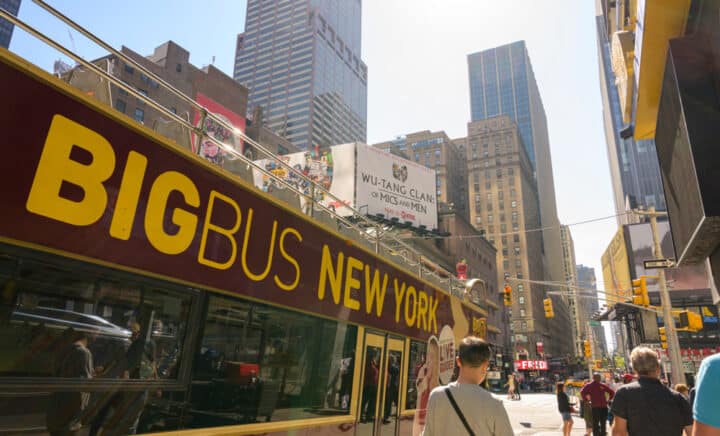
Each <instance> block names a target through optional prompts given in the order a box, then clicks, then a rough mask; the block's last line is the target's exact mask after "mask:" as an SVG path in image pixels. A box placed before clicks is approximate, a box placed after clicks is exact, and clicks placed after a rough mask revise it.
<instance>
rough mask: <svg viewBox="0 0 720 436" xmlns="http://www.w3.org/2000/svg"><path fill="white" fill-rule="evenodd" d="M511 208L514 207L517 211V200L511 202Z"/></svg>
mask: <svg viewBox="0 0 720 436" xmlns="http://www.w3.org/2000/svg"><path fill="white" fill-rule="evenodd" d="M510 207H512V208H513V209H515V208H516V207H517V201H516V200H513V201H511V202H510Z"/></svg>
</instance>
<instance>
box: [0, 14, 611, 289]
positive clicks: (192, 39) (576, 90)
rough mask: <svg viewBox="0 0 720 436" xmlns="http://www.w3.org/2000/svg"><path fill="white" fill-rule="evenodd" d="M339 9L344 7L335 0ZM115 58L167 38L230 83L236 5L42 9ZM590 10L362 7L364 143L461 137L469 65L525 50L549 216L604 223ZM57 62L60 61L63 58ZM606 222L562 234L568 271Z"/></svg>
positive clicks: (590, 251) (18, 38)
mask: <svg viewBox="0 0 720 436" xmlns="http://www.w3.org/2000/svg"><path fill="white" fill-rule="evenodd" d="M338 1H341V2H342V1H349V0H338ZM48 3H49V4H51V5H53V6H54V7H57V8H58V9H59V10H60V11H61V12H62V13H64V14H65V15H67V16H69V17H70V18H72V19H73V20H74V21H76V22H77V23H79V24H80V25H82V26H84V27H85V28H87V29H89V30H90V31H92V32H93V33H94V34H96V35H97V36H99V37H100V38H102V39H103V40H105V41H106V42H107V43H109V44H110V45H112V46H113V47H115V48H120V47H121V46H123V45H125V46H127V47H129V48H131V49H133V50H134V51H136V52H138V53H140V54H145V55H149V54H151V53H152V52H153V49H154V48H155V47H156V46H159V45H160V44H162V43H164V42H165V41H167V40H173V41H175V42H176V43H178V44H179V45H181V46H182V47H184V48H185V49H187V50H188V51H189V52H190V61H191V62H192V63H193V64H195V65H197V66H204V65H207V64H210V63H213V61H214V65H215V66H216V67H218V68H219V69H220V70H222V71H224V72H225V73H226V74H228V75H230V76H232V72H233V70H232V69H233V62H234V56H235V39H236V36H237V34H238V33H240V32H242V31H243V27H244V22H245V2H244V1H231V0H226V1H219V0H208V1H205V2H198V1H187V0H173V1H172V2H171V1H166V0H151V1H148V0H144V1H139V0H126V1H123V2H105V1H97V0H73V1H71V2H67V1H66V2H61V1H48ZM595 14H596V13H595V7H594V2H592V1H578V0H549V1H543V2H541V1H537V0H507V1H501V2H496V1H479V0H443V1H437V0H363V23H362V58H363V60H364V61H365V63H366V64H367V66H368V123H367V124H368V132H367V141H368V143H370V144H372V143H377V142H381V141H386V140H389V139H392V138H395V137H396V136H399V135H404V134H407V133H411V132H416V131H420V130H431V131H438V130H444V131H445V132H447V134H448V135H450V136H451V137H453V138H455V137H460V136H465V135H466V125H467V122H468V121H469V120H470V96H469V86H468V76H467V55H468V54H470V53H474V52H477V51H481V50H484V49H487V48H492V47H495V46H498V45H503V44H507V43H510V42H513V41H517V40H521V39H522V40H525V41H526V43H527V47H528V52H529V55H530V60H531V63H532V66H533V70H534V72H535V77H536V79H537V81H538V87H539V89H540V94H541V97H542V100H543V104H544V107H545V112H546V114H547V119H548V130H549V134H550V148H551V153H552V162H553V174H554V179H555V192H556V197H557V206H558V216H559V218H560V221H561V222H562V223H565V224H572V223H575V222H579V221H585V220H588V219H592V218H598V217H604V216H609V215H613V214H614V207H613V201H612V192H611V190H612V188H611V183H610V175H609V174H610V172H609V167H608V160H607V153H606V142H605V134H604V131H603V120H602V102H601V98H600V88H599V74H598V55H597V42H596V32H595V29H596V27H595ZM19 18H20V19H22V20H24V21H26V22H27V23H28V24H30V25H31V26H33V27H35V28H37V29H39V30H41V31H42V32H43V33H45V34H47V35H48V36H51V37H52V38H54V39H55V40H56V41H58V42H60V43H62V44H64V45H66V46H67V47H70V48H73V47H74V49H75V51H76V52H78V53H80V54H81V55H82V56H83V57H84V58H85V59H94V58H97V57H100V56H103V55H105V54H107V53H106V52H105V51H103V50H102V49H101V48H99V47H97V46H95V45H94V44H93V43H91V42H89V41H88V40H86V39H85V38H84V37H82V36H81V35H79V34H77V33H76V32H74V31H68V27H67V26H65V25H64V24H62V23H61V22H60V21H59V20H57V19H56V18H54V17H52V16H51V15H50V14H48V13H47V12H45V11H44V10H42V9H41V8H40V7H38V6H37V5H36V4H34V3H33V2H32V1H30V0H23V2H22V5H21V8H20V13H19ZM10 49H11V51H14V52H16V53H18V54H20V55H21V56H23V57H24V58H26V59H28V60H29V61H31V62H33V63H35V64H36V65H38V66H40V67H42V68H45V69H48V70H51V69H52V65H53V62H54V61H55V60H56V59H61V58H63V56H61V55H60V54H59V53H58V52H57V51H55V50H54V49H52V48H49V47H48V46H46V45H45V44H43V43H41V42H39V41H38V40H36V39H35V38H33V37H32V36H29V35H28V34H26V33H24V32H23V31H21V30H19V29H16V30H15V34H14V35H13V40H12V43H11V46H10ZM63 59H67V58H63ZM616 228H617V227H616V221H615V220H614V219H609V220H605V221H600V222H596V223H591V224H584V225H577V226H571V228H570V230H571V233H572V236H573V239H574V243H575V257H576V260H577V262H576V263H578V264H584V265H587V266H591V267H594V268H595V274H596V276H597V279H598V286H599V287H602V269H601V267H600V257H601V255H602V253H603V251H604V250H605V248H606V247H607V245H608V244H609V242H610V240H611V238H612V236H613V235H614V233H615V230H616Z"/></svg>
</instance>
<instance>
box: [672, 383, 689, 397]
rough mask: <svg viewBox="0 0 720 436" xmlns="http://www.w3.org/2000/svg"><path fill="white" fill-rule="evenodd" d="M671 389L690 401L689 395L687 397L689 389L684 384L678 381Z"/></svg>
mask: <svg viewBox="0 0 720 436" xmlns="http://www.w3.org/2000/svg"><path fill="white" fill-rule="evenodd" d="M673 390H674V391H675V392H677V393H679V394H680V395H682V396H683V397H685V399H686V400H688V401H690V397H689V393H690V390H689V389H688V387H687V385H686V384H683V383H678V384H676V385H675V387H674V388H673Z"/></svg>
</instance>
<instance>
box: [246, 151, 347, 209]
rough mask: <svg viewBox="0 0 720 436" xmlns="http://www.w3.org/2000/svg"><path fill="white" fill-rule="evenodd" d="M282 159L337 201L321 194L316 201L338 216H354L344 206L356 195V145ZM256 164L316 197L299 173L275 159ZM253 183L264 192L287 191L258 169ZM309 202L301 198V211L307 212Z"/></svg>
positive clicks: (259, 161) (301, 153)
mask: <svg viewBox="0 0 720 436" xmlns="http://www.w3.org/2000/svg"><path fill="white" fill-rule="evenodd" d="M279 159H282V160H283V161H284V162H285V163H286V164H288V165H289V166H291V167H292V168H294V169H296V170H298V172H300V173H302V174H303V175H304V176H305V177H307V178H309V179H310V180H312V181H313V182H315V183H317V184H318V185H320V186H322V187H323V188H324V189H325V190H327V191H329V192H330V193H331V194H332V195H334V196H335V197H336V198H337V199H335V198H332V197H330V196H325V194H324V193H323V192H322V191H316V192H314V198H315V201H318V202H320V203H321V204H323V205H324V206H326V207H329V208H331V209H333V210H335V213H337V214H339V215H342V216H348V215H352V212H351V211H350V209H348V208H347V207H345V206H346V205H352V201H353V196H354V194H355V175H354V174H355V144H353V143H350V144H342V145H333V146H332V147H330V150H329V151H325V152H323V153H320V152H319V151H317V150H308V151H301V152H298V153H291V154H286V155H283V156H279ZM256 163H257V164H259V165H261V166H262V167H264V168H265V169H266V170H267V171H269V172H271V173H273V175H274V176H276V177H279V178H281V179H283V180H284V181H285V182H287V183H289V184H290V185H292V186H294V187H295V188H296V189H298V190H301V191H302V192H303V193H305V194H307V195H311V194H313V192H311V189H310V184H309V183H307V182H305V181H304V180H302V179H301V178H300V177H298V176H297V174H296V173H294V172H292V171H289V170H288V169H286V168H285V167H283V166H281V165H279V164H278V163H277V162H276V161H275V160H273V159H261V160H258V161H256ZM253 183H254V184H255V186H257V187H258V188H260V189H262V190H263V191H264V192H272V191H274V190H277V189H286V186H285V185H283V184H282V183H279V182H277V181H276V180H275V179H273V178H272V177H270V176H268V175H266V174H264V173H263V172H262V171H258V170H256V169H253ZM307 202H308V200H307V198H305V197H300V206H301V208H302V210H305V208H306V206H307V204H306V203H307Z"/></svg>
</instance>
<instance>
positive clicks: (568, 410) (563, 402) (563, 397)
mask: <svg viewBox="0 0 720 436" xmlns="http://www.w3.org/2000/svg"><path fill="white" fill-rule="evenodd" d="M556 393H557V402H558V411H559V412H560V416H562V420H563V423H562V429H563V436H570V432H571V431H572V426H573V419H572V412H573V408H572V406H571V405H570V399H569V398H568V396H567V394H566V393H565V383H558V384H557V388H556Z"/></svg>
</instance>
